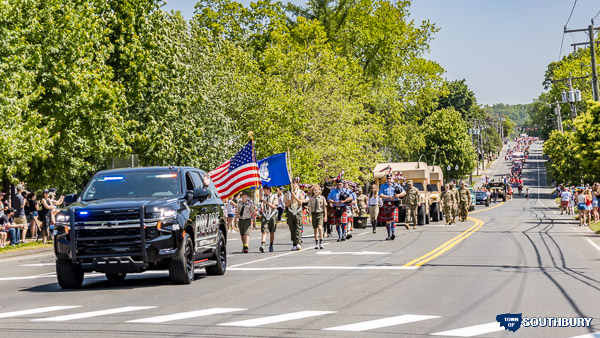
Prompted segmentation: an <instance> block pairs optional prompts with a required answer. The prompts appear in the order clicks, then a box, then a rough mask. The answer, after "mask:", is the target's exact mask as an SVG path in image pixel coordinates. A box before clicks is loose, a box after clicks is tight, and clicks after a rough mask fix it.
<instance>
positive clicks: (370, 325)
mask: <svg viewBox="0 0 600 338" xmlns="http://www.w3.org/2000/svg"><path fill="white" fill-rule="evenodd" d="M435 318H440V316H422V315H401V316H395V317H387V318H381V319H375V320H368V321H365V322H360V323H354V324H348V325H341V326H335V327H329V328H326V329H323V330H325V331H352V332H360V331H367V330H373V329H379V328H382V327H388V326H395V325H401V324H407V323H412V322H418V321H421V320H427V319H435Z"/></svg>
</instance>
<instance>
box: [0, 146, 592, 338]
mask: <svg viewBox="0 0 600 338" xmlns="http://www.w3.org/2000/svg"><path fill="white" fill-rule="evenodd" d="M508 170H509V166H508V163H506V162H502V161H497V162H496V164H495V166H493V167H492V168H491V170H490V172H491V173H494V172H495V174H496V175H502V174H505V173H507V172H508ZM545 180H546V177H545V171H544V166H543V160H542V158H541V143H535V144H534V145H533V146H532V152H531V156H530V159H529V160H528V161H527V163H526V164H525V167H524V181H525V186H528V187H530V190H531V192H532V198H531V199H530V200H529V201H527V200H525V199H524V198H523V197H519V196H517V197H516V198H515V199H513V200H511V201H507V202H506V203H498V204H495V205H494V204H492V205H491V206H490V207H488V208H486V207H485V206H477V209H476V211H475V212H473V213H471V215H470V220H469V221H468V222H465V223H458V224H457V225H455V226H444V225H443V224H442V223H438V224H431V225H429V226H421V227H418V229H416V230H412V229H411V230H404V228H398V231H397V238H396V240H394V241H385V240H383V239H384V238H385V234H384V233H385V229H383V228H380V229H379V231H378V232H377V233H376V234H373V233H372V232H371V231H370V230H368V229H358V230H356V231H355V236H354V238H353V239H351V240H349V241H346V242H340V243H337V242H335V240H333V239H326V241H325V243H324V244H325V247H324V249H323V250H315V249H314V246H312V245H311V244H312V243H314V242H313V241H312V239H311V238H310V237H308V236H309V235H310V231H308V233H307V234H306V235H307V237H306V238H304V241H305V243H306V244H305V246H304V249H303V250H302V251H297V252H292V251H288V250H289V249H290V247H291V244H290V243H289V236H288V233H287V232H286V231H285V230H284V229H278V232H277V238H276V241H277V244H276V246H275V249H276V252H273V253H262V254H261V253H259V252H258V245H259V242H258V233H257V232H252V234H251V237H252V240H251V251H252V252H251V253H249V254H242V253H239V251H240V250H241V243H240V241H239V239H238V238H235V237H233V236H232V238H231V240H230V241H229V244H228V249H229V262H228V264H229V265H228V271H227V273H226V274H225V276H220V277H212V276H211V277H207V276H206V275H205V274H204V272H203V271H199V272H198V273H197V275H196V280H195V281H194V283H192V284H191V285H171V283H170V282H169V279H168V276H167V274H166V273H165V272H153V273H145V274H139V275H130V276H128V277H127V279H126V280H125V281H124V282H123V283H121V284H116V285H112V284H109V283H108V282H107V281H106V279H105V278H104V276H103V275H99V274H89V275H86V280H85V282H84V286H83V288H82V289H81V290H75V291H73V290H69V291H65V290H61V289H60V288H59V287H58V285H57V283H56V278H55V275H54V266H53V257H52V256H51V255H50V254H47V253H43V254H36V255H27V256H19V257H11V258H4V259H2V258H0V266H1V267H2V269H0V287H1V289H2V292H1V293H0V306H1V307H0V320H1V322H0V328H1V329H0V330H1V332H2V334H1V335H2V336H8V337H10V336H15V337H16V336H18V337H25V336H36V337H45V336H56V335H61V336H67V337H73V336H81V335H86V336H139V335H142V334H143V335H146V336H161V337H163V336H167V337H177V336H226V337H232V336H268V337H283V336H289V337H314V336H325V337H330V336H334V337H338V336H339V337H356V336H361V337H381V336H409V337H416V336H427V335H438V336H459V337H468V336H482V337H508V336H511V337H512V336H514V337H519V336H520V337H531V336H534V337H571V336H578V335H584V334H592V333H594V332H599V331H600V305H599V300H600V240H599V238H598V236H597V235H594V234H592V233H591V232H590V231H589V230H586V229H584V228H582V227H579V226H578V224H577V223H576V222H573V221H572V220H571V219H570V218H569V216H564V215H560V214H559V213H556V211H555V210H556V208H555V206H554V202H553V200H552V198H551V197H550V195H549V192H550V189H549V188H548V187H547V186H546V184H545ZM504 313H522V314H523V317H593V318H594V319H593V321H592V327H590V328H540V327H536V328H533V327H528V328H527V327H522V328H520V329H519V330H518V331H517V332H515V333H513V332H508V331H505V330H504V329H503V328H501V327H500V326H499V324H498V323H497V322H496V316H497V315H499V314H504ZM598 335H599V336H600V333H598Z"/></svg>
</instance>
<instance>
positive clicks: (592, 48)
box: [588, 19, 600, 101]
mask: <svg viewBox="0 0 600 338" xmlns="http://www.w3.org/2000/svg"><path fill="white" fill-rule="evenodd" d="M588 29H589V34H590V54H591V56H592V91H593V93H594V101H600V98H598V70H597V69H596V44H595V43H594V19H592V24H591V25H589V26H588Z"/></svg>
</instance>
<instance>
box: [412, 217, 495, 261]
mask: <svg viewBox="0 0 600 338" xmlns="http://www.w3.org/2000/svg"><path fill="white" fill-rule="evenodd" d="M469 218H470V217H469ZM470 219H471V220H473V221H475V225H477V227H476V228H474V229H473V230H471V231H470V232H468V233H467V234H465V235H464V236H463V237H461V238H459V239H457V240H456V241H454V242H453V243H452V244H450V245H448V246H446V247H445V248H443V249H441V250H440V251H438V252H437V253H436V254H435V255H433V256H431V257H429V258H427V259H424V260H422V261H420V262H418V263H416V264H415V266H421V265H423V264H425V263H427V262H429V261H431V260H432V259H434V258H436V257H438V256H439V255H441V254H443V253H444V252H446V251H448V250H450V249H452V247H454V246H455V245H456V244H458V243H460V242H462V241H464V240H465V239H466V238H467V237H469V236H471V235H472V234H473V233H474V232H475V231H477V230H479V229H480V228H481V227H482V226H483V221H481V220H478V219H475V218H470Z"/></svg>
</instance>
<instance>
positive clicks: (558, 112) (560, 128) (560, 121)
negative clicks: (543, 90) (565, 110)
mask: <svg viewBox="0 0 600 338" xmlns="http://www.w3.org/2000/svg"><path fill="white" fill-rule="evenodd" d="M556 124H558V130H559V131H560V132H561V133H562V132H563V126H562V117H561V116H560V102H556Z"/></svg>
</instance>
